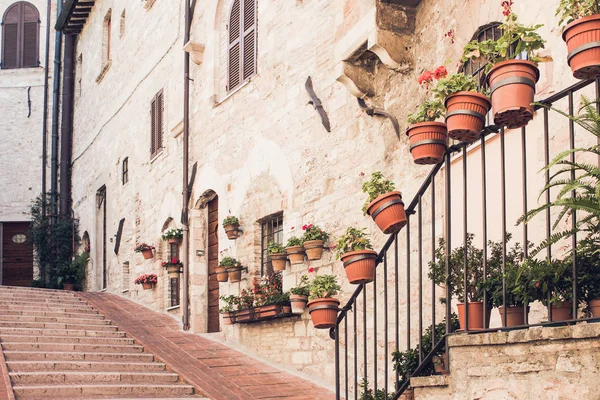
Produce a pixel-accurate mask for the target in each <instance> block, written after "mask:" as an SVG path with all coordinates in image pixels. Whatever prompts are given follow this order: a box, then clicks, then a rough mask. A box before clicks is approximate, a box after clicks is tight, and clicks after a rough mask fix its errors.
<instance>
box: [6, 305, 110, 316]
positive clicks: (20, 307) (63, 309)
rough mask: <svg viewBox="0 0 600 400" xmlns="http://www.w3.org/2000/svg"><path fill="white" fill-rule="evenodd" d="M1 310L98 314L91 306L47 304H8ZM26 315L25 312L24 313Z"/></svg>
mask: <svg viewBox="0 0 600 400" xmlns="http://www.w3.org/2000/svg"><path fill="white" fill-rule="evenodd" d="M0 309H3V310H12V311H22V312H24V313H28V312H29V311H36V312H40V311H41V312H51V313H64V312H68V313H77V314H96V315H98V311H96V310H94V309H93V308H91V307H87V308H84V307H47V306H39V305H37V306H36V305H19V304H8V305H3V306H2V307H0ZM26 315H27V314H26Z"/></svg>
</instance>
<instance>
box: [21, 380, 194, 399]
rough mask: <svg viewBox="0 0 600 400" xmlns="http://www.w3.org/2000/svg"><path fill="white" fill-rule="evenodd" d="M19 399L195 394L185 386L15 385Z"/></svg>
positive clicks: (192, 388)
mask: <svg viewBox="0 0 600 400" xmlns="http://www.w3.org/2000/svg"><path fill="white" fill-rule="evenodd" d="M13 390H14V392H15V395H16V396H17V398H28V397H31V398H40V399H42V398H43V399H47V398H49V397H60V398H64V397H75V398H82V397H84V396H85V397H86V398H87V396H126V397H128V396H132V398H142V397H149V396H160V397H168V396H185V395H191V394H193V393H194V387H193V386H190V385H185V384H171V385H149V384H124V383H123V384H106V383H103V384H97V385H75V384H74V385H47V386H41V385H40V386H37V385H27V386H26V385H15V386H14V387H13Z"/></svg>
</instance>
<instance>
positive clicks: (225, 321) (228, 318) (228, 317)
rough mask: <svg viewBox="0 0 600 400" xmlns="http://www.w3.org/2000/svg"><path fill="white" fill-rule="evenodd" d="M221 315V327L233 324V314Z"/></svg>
mask: <svg viewBox="0 0 600 400" xmlns="http://www.w3.org/2000/svg"><path fill="white" fill-rule="evenodd" d="M221 315H222V316H223V325H231V324H235V314H234V313H224V314H221Z"/></svg>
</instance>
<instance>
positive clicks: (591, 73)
mask: <svg viewBox="0 0 600 400" xmlns="http://www.w3.org/2000/svg"><path fill="white" fill-rule="evenodd" d="M563 40H564V41H565V42H567V49H568V51H569V55H568V56H567V61H568V63H569V66H570V67H571V70H572V71H573V76H574V77H575V78H577V79H596V78H598V77H600V14H596V15H590V16H589V17H583V18H580V19H578V20H577V21H573V22H571V23H570V24H569V25H567V27H566V28H565V31H564V32H563Z"/></svg>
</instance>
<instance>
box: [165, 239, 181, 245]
mask: <svg viewBox="0 0 600 400" xmlns="http://www.w3.org/2000/svg"><path fill="white" fill-rule="evenodd" d="M182 240H183V239H182V238H171V239H169V240H168V242H169V244H181V242H182Z"/></svg>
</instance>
